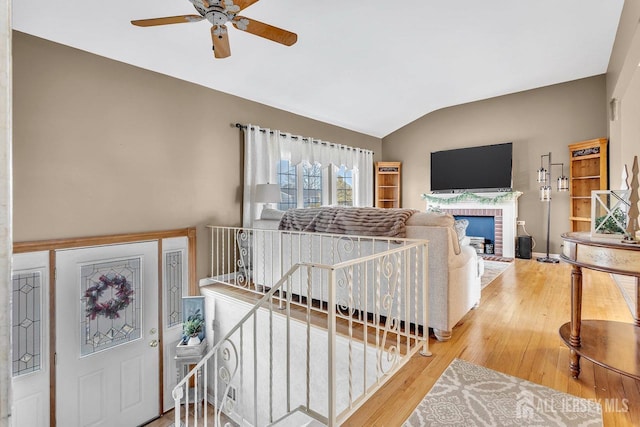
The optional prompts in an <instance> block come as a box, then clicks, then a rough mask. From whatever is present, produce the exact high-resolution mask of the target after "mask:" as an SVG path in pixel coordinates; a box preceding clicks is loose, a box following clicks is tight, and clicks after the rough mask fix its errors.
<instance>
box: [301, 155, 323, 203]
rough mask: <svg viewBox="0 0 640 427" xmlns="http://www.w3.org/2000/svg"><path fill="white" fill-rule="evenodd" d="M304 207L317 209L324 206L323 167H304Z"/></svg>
mask: <svg viewBox="0 0 640 427" xmlns="http://www.w3.org/2000/svg"><path fill="white" fill-rule="evenodd" d="M302 202H303V204H302V206H303V207H305V208H317V207H319V206H321V205H322V166H320V165H319V164H315V165H303V166H302Z"/></svg>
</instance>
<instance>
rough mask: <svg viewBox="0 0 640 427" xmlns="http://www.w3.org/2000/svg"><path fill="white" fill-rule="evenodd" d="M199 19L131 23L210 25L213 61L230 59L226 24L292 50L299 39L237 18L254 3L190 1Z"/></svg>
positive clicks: (245, 0)
mask: <svg viewBox="0 0 640 427" xmlns="http://www.w3.org/2000/svg"><path fill="white" fill-rule="evenodd" d="M189 1H190V2H191V3H192V4H193V7H195V8H196V10H197V11H198V13H199V14H200V15H180V16H168V17H165V18H153V19H139V20H136V21H131V23H132V24H133V25H137V26H139V27H153V26H156V25H167V24H182V23H187V22H199V21H202V20H203V19H206V20H207V21H209V22H211V25H212V27H211V39H212V41H213V54H214V56H215V57H216V58H226V57H228V56H230V55H231V48H230V47H229V37H228V35H227V26H226V25H225V24H226V23H227V22H231V23H232V24H233V26H234V27H236V28H237V29H239V30H242V31H246V32H248V33H251V34H255V35H256V36H260V37H263V38H265V39H268V40H272V41H274V42H276V43H281V44H283V45H285V46H291V45H292V44H294V43H295V42H296V41H297V40H298V36H297V35H296V34H295V33H292V32H290V31H287V30H283V29H282V28H278V27H274V26H273V25H269V24H265V23H263V22H260V21H256V20H255V19H250V18H245V17H244V16H238V15H237V14H238V12H240V11H241V10H243V9H245V8H247V7H249V6H251V5H252V4H254V3H256V2H257V1H258V0H189Z"/></svg>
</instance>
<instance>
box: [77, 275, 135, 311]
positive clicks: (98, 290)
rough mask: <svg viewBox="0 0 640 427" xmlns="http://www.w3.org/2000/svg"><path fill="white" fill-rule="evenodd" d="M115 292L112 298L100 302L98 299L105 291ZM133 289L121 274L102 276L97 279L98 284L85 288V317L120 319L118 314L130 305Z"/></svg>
mask: <svg viewBox="0 0 640 427" xmlns="http://www.w3.org/2000/svg"><path fill="white" fill-rule="evenodd" d="M109 288H111V289H113V290H114V291H115V296H114V298H111V299H110V300H108V301H105V302H100V301H99V300H100V297H101V296H102V294H104V291H106V290H107V289H109ZM132 295H133V289H131V284H130V283H129V282H128V281H127V279H126V277H124V276H123V275H121V274H103V275H102V276H100V278H99V279H98V283H96V284H95V285H93V286H91V287H89V288H87V290H86V291H85V293H84V298H85V300H86V304H87V310H86V313H87V317H88V318H89V319H91V320H94V319H95V318H96V317H97V316H99V315H101V316H104V317H106V318H108V319H115V318H118V317H120V315H119V314H118V312H120V311H122V310H124V309H125V308H127V307H128V306H129V304H131V300H132V298H131V297H132Z"/></svg>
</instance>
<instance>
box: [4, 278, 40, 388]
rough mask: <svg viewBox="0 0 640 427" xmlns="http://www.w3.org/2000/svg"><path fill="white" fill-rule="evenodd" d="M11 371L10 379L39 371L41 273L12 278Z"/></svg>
mask: <svg viewBox="0 0 640 427" xmlns="http://www.w3.org/2000/svg"><path fill="white" fill-rule="evenodd" d="M11 279H12V285H13V289H12V291H13V305H12V325H13V326H12V328H13V339H12V347H13V348H12V371H13V376H14V377H17V376H19V375H23V374H27V373H29V372H35V371H39V370H40V369H41V363H42V360H41V359H42V331H41V318H42V316H41V314H42V274H41V273H40V272H23V273H15V274H13V276H12V278H11Z"/></svg>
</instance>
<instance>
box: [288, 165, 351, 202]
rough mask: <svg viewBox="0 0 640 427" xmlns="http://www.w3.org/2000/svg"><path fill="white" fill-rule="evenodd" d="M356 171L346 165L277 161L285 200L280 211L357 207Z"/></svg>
mask: <svg viewBox="0 0 640 427" xmlns="http://www.w3.org/2000/svg"><path fill="white" fill-rule="evenodd" d="M354 175H355V174H354V172H353V170H351V169H347V168H346V167H345V166H341V167H339V168H338V167H337V166H334V165H329V166H328V167H323V166H322V165H319V164H314V165H310V164H308V163H302V164H300V165H297V166H292V165H291V163H290V162H289V161H288V160H280V161H279V162H278V182H279V185H280V193H281V194H282V199H281V201H280V203H278V209H280V210H287V209H292V208H313V207H320V206H322V205H328V204H330V205H339V206H354V205H355V203H354V179H355V178H354Z"/></svg>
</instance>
